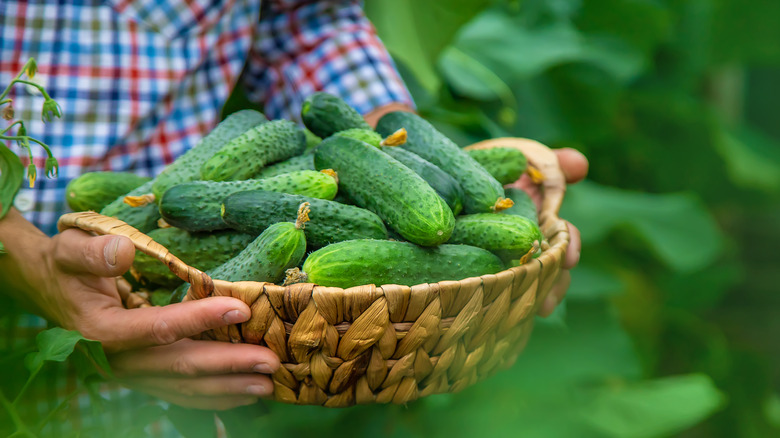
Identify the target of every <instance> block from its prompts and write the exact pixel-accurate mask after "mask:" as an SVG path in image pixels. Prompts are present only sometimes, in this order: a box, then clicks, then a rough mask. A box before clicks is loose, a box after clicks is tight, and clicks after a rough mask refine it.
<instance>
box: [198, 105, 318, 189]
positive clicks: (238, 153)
mask: <svg viewBox="0 0 780 438" xmlns="http://www.w3.org/2000/svg"><path fill="white" fill-rule="evenodd" d="M304 149H306V135H305V134H304V133H303V131H302V130H301V128H299V127H298V126H297V125H296V124H295V123H293V122H291V121H289V120H274V121H272V122H268V123H263V124H262V125H259V126H256V127H254V128H252V129H250V130H248V131H246V132H244V133H243V134H241V135H240V136H238V137H236V138H234V139H233V140H231V141H230V143H228V144H227V145H225V146H224V147H222V148H221V149H220V150H219V151H218V152H217V153H215V154H214V156H212V157H211V158H209V159H208V160H207V161H206V162H204V163H203V164H202V165H201V168H200V176H201V178H202V179H204V180H209V181H238V180H244V179H248V178H252V177H254V176H255V175H256V174H257V173H258V172H259V171H260V169H262V168H263V167H265V166H266V165H268V164H271V163H275V162H277V161H282V160H286V159H288V158H291V157H294V156H296V155H300V154H301V153H303V151H304Z"/></svg>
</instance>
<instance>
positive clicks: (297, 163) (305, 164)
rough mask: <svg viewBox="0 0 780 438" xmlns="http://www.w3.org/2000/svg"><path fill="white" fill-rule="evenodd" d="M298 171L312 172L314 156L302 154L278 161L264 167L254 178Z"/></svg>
mask: <svg viewBox="0 0 780 438" xmlns="http://www.w3.org/2000/svg"><path fill="white" fill-rule="evenodd" d="M298 170H314V155H312V154H303V155H298V156H297V157H292V158H290V159H287V160H284V161H280V162H278V163H276V164H272V165H270V166H268V167H264V168H263V169H262V170H260V172H258V173H257V175H255V178H270V177H272V176H276V175H281V174H284V173H290V172H295V171H298Z"/></svg>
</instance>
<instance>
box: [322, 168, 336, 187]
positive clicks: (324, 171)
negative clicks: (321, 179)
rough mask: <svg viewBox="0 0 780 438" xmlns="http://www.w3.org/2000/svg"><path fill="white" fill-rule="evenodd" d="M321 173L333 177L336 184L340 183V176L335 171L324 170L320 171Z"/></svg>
mask: <svg viewBox="0 0 780 438" xmlns="http://www.w3.org/2000/svg"><path fill="white" fill-rule="evenodd" d="M320 172H321V173H324V174H325V175H330V176H332V177H333V179H335V180H336V184H338V183H339V174H338V173H337V172H336V171H335V170H333V169H322V170H320Z"/></svg>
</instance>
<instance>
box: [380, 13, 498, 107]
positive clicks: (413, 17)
mask: <svg viewBox="0 0 780 438" xmlns="http://www.w3.org/2000/svg"><path fill="white" fill-rule="evenodd" d="M490 3H491V2H490V0H462V1H460V2H458V4H457V7H453V5H451V4H449V3H447V2H434V1H427V2H420V1H415V0H372V1H370V2H366V5H365V9H366V14H367V15H368V17H369V18H370V19H371V21H372V22H373V24H374V26H375V27H376V29H377V33H378V34H379V37H380V38H382V41H383V42H384V44H385V46H386V47H387V49H388V50H389V52H390V53H391V54H392V55H393V57H394V58H397V59H398V60H400V61H402V62H403V63H404V64H405V65H406V66H407V67H408V68H409V69H410V70H411V71H412V72H413V73H414V75H415V76H416V77H417V79H418V80H419V81H420V83H421V84H422V85H423V86H424V87H425V88H426V89H427V90H428V91H429V92H433V91H434V90H436V89H438V88H439V84H440V79H439V76H438V74H437V73H436V70H435V68H434V66H435V65H436V61H437V59H438V57H439V54H440V53H441V51H442V50H444V48H445V47H446V46H447V45H448V44H450V42H451V41H452V39H453V37H454V36H455V33H456V32H457V31H458V30H459V29H460V28H461V26H463V24H465V23H467V22H468V21H469V20H471V19H472V17H474V16H475V15H476V14H477V13H478V12H479V11H480V10H482V9H483V8H485V7H486V6H487V5H489V4H490ZM433 23H435V25H434V24H433Z"/></svg>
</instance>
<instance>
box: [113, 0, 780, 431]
mask: <svg viewBox="0 0 780 438" xmlns="http://www.w3.org/2000/svg"><path fill="white" fill-rule="evenodd" d="M366 9H367V12H368V13H369V15H370V17H371V19H372V20H373V22H374V23H375V25H376V27H377V29H378V31H379V34H380V36H381V37H382V38H383V40H384V42H385V43H386V44H387V46H388V48H389V50H390V51H391V54H392V55H393V57H394V58H395V59H396V61H397V62H398V65H399V69H400V70H401V72H402V74H403V76H404V79H405V80H406V82H407V84H408V85H409V88H410V90H411V91H412V93H413V94H414V97H415V100H416V102H417V104H418V109H419V111H420V112H421V114H423V115H424V116H425V117H426V118H428V119H430V120H431V121H432V122H434V123H435V124H436V125H437V126H438V127H439V128H440V129H441V130H442V131H443V132H445V133H447V134H448V135H449V136H451V137H452V138H453V139H454V140H455V141H456V142H458V143H460V144H461V145H463V146H465V145H467V144H469V143H471V142H474V141H477V140H482V139H485V138H491V137H502V136H520V137H529V138H533V139H536V140H539V141H541V142H543V143H546V144H548V145H550V146H552V147H574V148H577V149H579V150H580V151H582V152H583V153H585V154H586V155H587V156H588V158H589V159H590V163H591V167H590V173H589V177H588V181H586V182H583V183H581V184H578V185H575V186H572V187H571V188H570V190H569V193H568V194H567V199H566V202H565V204H564V207H563V209H562V217H564V218H566V219H569V220H570V221H572V222H573V223H574V224H575V225H577V227H579V229H580V231H581V233H582V242H583V249H582V259H581V262H580V265H579V267H578V268H577V269H576V270H574V271H573V272H572V276H573V281H572V286H571V288H570V290H569V294H568V296H567V299H566V300H565V301H564V302H563V303H562V304H561V305H560V306H559V308H558V310H557V311H556V313H555V314H554V315H553V316H552V317H550V318H548V319H540V320H538V321H537V326H536V328H535V331H534V333H533V335H532V336H531V340H530V343H529V345H528V347H527V349H526V351H525V352H524V353H523V354H522V355H521V357H520V358H519V359H518V361H517V363H516V364H515V366H514V367H513V368H512V369H510V370H508V371H504V372H502V373H499V374H497V375H496V376H494V377H492V378H490V379H488V380H486V381H484V382H481V383H480V384H477V385H475V386H473V387H471V388H468V389H466V390H464V391H463V392H461V393H458V394H447V395H436V396H431V397H428V398H425V399H422V400H419V401H417V402H414V403H411V404H409V405H407V406H359V407H355V408H350V409H340V410H331V409H323V408H316V407H298V406H286V405H281V404H275V403H268V404H266V405H264V406H260V405H258V406H255V407H252V408H245V409H241V410H236V411H233V412H228V413H222V414H220V416H221V418H222V419H223V421H224V423H225V426H226V428H227V431H228V433H230V435H231V436H243V435H245V436H264V437H274V436H280V437H281V436H285V437H286V436H317V437H329V436H332V437H336V436H338V437H347V436H378V437H395V436H399V437H400V436H403V437H437V436H441V437H461V436H462V437H471V436H479V435H482V436H491V437H492V436H496V437H503V436H512V437H514V436H531V437H577V438H588V437H664V436H682V437H724V438H725V437H735V436H739V437H768V436H779V435H780V395H779V394H780V393H779V392H778V390H779V389H780V388H778V377H780V376H778V369H780V367H778V362H780V361H778V358H779V357H780V350H778V348H777V346H776V345H775V339H777V337H776V335H777V334H778V329H780V323H778V322H776V321H780V318H778V311H777V306H780V299H779V298H778V297H777V294H776V292H777V273H776V272H777V271H776V267H777V264H778V257H777V256H776V250H777V247H778V244H780V227H778V226H777V224H778V223H779V222H780V208H779V207H778V205H780V202H778V201H779V200H780V199H779V198H780V147H778V146H779V142H780V124H779V123H777V122H778V117H780V115H778V112H777V109H776V102H777V101H778V99H777V98H778V97H780V82H778V81H777V80H776V79H777V77H778V75H780V44H777V43H778V42H779V41H780V26H778V25H777V23H780V3H779V2H776V1H774V0H684V1H683V0H601V1H584V0H523V1H509V0H506V1H488V0H460V1H458V2H436V1H433V0H426V1H418V0H415V1H412V0H371V1H369V2H367V5H366ZM269 413H270V415H269ZM132 414H133V415H135V417H134V418H135V421H132V422H131V423H129V424H128V425H125V427H127V429H125V430H124V432H125V436H133V433H136V432H139V431H140V430H141V429H140V427H141V426H143V425H144V424H145V422H149V421H152V420H155V419H159V418H163V417H164V418H167V420H166V421H170V422H172V423H173V424H175V425H177V426H178V427H179V430H180V431H181V432H182V433H183V434H185V435H187V436H192V437H195V436H213V433H214V429H213V427H212V425H211V422H210V418H211V414H209V413H204V412H198V411H188V410H183V409H178V408H170V409H167V410H164V409H163V408H160V407H150V406H144V407H141V408H139V409H138V411H137V412H135V413H132ZM130 418H133V417H132V415H131V417H130ZM204 419H205V420H204ZM115 430H116V428H115Z"/></svg>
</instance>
